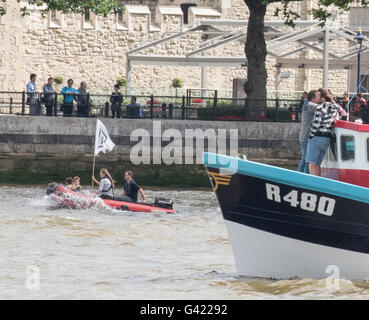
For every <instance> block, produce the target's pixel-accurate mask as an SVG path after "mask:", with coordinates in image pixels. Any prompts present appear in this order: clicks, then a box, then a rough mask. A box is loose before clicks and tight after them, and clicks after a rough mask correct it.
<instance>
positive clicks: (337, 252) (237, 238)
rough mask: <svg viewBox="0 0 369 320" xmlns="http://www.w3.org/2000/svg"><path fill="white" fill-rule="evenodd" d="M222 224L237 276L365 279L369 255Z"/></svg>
mask: <svg viewBox="0 0 369 320" xmlns="http://www.w3.org/2000/svg"><path fill="white" fill-rule="evenodd" d="M225 223H226V226H227V230H228V234H229V239H230V241H231V245H232V249H233V253H234V257H235V262H236V268H237V272H238V273H239V274H240V275H245V276H252V277H265V278H275V279H288V278H293V277H298V278H314V279H322V278H328V277H331V278H334V279H338V278H340V279H347V280H368V279H369V254H365V253H358V252H353V251H349V250H343V249H339V248H333V247H328V246H324V245H318V244H313V243H310V242H305V241H301V240H296V239H292V238H288V237H284V236H280V235H276V234H273V233H270V232H266V231H261V230H258V229H255V228H251V227H248V226H245V225H242V224H239V223H235V222H232V221H228V220H225ZM322 232H324V231H322Z"/></svg>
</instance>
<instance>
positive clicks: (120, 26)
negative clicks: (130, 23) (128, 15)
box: [116, 12, 128, 30]
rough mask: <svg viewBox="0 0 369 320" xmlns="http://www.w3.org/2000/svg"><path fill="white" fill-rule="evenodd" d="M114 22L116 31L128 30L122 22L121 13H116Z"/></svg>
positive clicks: (122, 16)
mask: <svg viewBox="0 0 369 320" xmlns="http://www.w3.org/2000/svg"><path fill="white" fill-rule="evenodd" d="M116 22H117V29H118V30H128V27H127V25H126V24H125V22H124V15H123V12H118V13H117V14H116Z"/></svg>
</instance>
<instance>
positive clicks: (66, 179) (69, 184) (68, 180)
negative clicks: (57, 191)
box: [64, 177, 73, 189]
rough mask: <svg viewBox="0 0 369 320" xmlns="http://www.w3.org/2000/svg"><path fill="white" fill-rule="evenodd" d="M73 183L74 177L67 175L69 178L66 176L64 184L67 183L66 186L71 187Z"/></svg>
mask: <svg viewBox="0 0 369 320" xmlns="http://www.w3.org/2000/svg"><path fill="white" fill-rule="evenodd" d="M72 183H73V179H72V177H67V178H65V180H64V184H65V186H66V187H67V188H68V189H71V186H72Z"/></svg>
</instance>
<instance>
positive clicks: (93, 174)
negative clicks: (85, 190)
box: [91, 119, 98, 189]
mask: <svg viewBox="0 0 369 320" xmlns="http://www.w3.org/2000/svg"><path fill="white" fill-rule="evenodd" d="M97 121H98V120H97V119H96V129H95V143H94V160H93V162H92V176H91V188H92V189H93V188H94V179H92V177H94V176H95V160H96V136H97V132H96V131H97Z"/></svg>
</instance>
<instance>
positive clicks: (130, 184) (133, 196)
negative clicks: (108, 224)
mask: <svg viewBox="0 0 369 320" xmlns="http://www.w3.org/2000/svg"><path fill="white" fill-rule="evenodd" d="M138 192H140V195H141V197H142V202H144V203H146V202H147V201H146V196H145V193H144V191H143V189H142V188H141V187H140V186H139V185H138V184H137V183H136V181H135V180H134V179H133V172H132V171H131V170H128V171H126V172H125V173H124V184H123V193H122V196H121V197H119V199H120V200H121V201H127V202H137V198H138Z"/></svg>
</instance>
